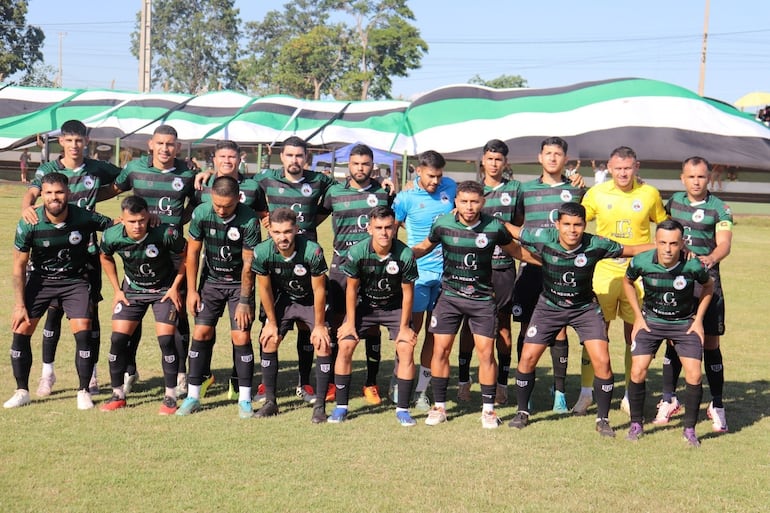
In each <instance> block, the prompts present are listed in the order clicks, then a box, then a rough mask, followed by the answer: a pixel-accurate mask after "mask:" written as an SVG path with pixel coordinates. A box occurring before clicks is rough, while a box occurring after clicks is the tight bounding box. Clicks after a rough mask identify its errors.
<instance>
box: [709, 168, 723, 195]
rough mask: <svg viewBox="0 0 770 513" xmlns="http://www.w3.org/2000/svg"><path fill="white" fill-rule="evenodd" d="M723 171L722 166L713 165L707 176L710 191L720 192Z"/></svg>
mask: <svg viewBox="0 0 770 513" xmlns="http://www.w3.org/2000/svg"><path fill="white" fill-rule="evenodd" d="M724 171H725V166H724V164H714V165H713V166H712V168H711V175H710V176H709V189H711V191H712V192H713V191H720V192H721V191H722V173H724Z"/></svg>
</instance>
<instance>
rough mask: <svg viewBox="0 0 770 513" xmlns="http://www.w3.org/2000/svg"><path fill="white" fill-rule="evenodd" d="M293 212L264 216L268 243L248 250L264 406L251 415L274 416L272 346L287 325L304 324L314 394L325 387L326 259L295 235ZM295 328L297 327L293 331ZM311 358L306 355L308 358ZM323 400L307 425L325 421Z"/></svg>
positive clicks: (275, 372)
mask: <svg viewBox="0 0 770 513" xmlns="http://www.w3.org/2000/svg"><path fill="white" fill-rule="evenodd" d="M297 217H298V216H297V213H296V212H294V211H293V210H291V209H289V208H284V207H279V208H276V209H275V210H273V211H272V212H271V213H270V217H269V225H268V226H269V229H268V232H269V234H270V239H269V240H266V241H264V242H262V243H260V244H259V245H258V246H257V247H256V249H255V250H254V260H253V262H252V264H251V269H252V270H253V271H254V272H255V273H256V275H257V290H258V291H259V299H260V303H261V305H262V307H261V308H262V314H263V315H264V320H263V323H262V331H261V333H260V335H259V343H260V345H261V346H262V361H261V362H260V363H261V366H262V384H263V385H265V396H266V399H265V404H264V405H262V407H261V408H260V409H259V410H258V411H257V412H256V413H255V414H254V415H255V416H256V417H271V416H274V415H277V414H278V404H277V401H276V395H275V389H276V386H277V382H278V347H279V346H280V344H281V341H282V340H283V338H284V336H285V335H286V333H287V332H288V331H289V329H290V328H291V326H292V324H293V323H295V322H296V323H297V324H301V325H304V326H303V327H304V329H305V330H307V331H308V332H309V333H310V342H311V344H312V345H313V348H314V349H315V350H316V352H317V358H316V390H327V389H328V388H329V381H330V373H331V370H332V369H331V362H332V357H331V339H330V337H329V330H328V328H327V327H326V317H325V315H326V313H325V310H326V272H327V270H328V268H327V266H326V259H325V258H324V253H323V250H322V249H321V246H319V245H318V244H317V243H315V242H313V241H311V240H309V239H307V238H305V237H303V236H301V235H297V231H298V229H299V228H298V226H297ZM298 329H300V328H299V326H298ZM311 356H312V355H311ZM325 406H326V396H325V395H324V394H319V395H318V397H317V398H316V399H315V401H314V404H313V415H312V417H311V420H312V422H313V423H314V424H318V423H321V422H326V407H325Z"/></svg>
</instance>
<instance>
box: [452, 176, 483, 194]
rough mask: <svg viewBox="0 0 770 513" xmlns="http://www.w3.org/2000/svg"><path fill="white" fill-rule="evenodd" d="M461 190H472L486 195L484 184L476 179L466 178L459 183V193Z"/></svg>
mask: <svg viewBox="0 0 770 513" xmlns="http://www.w3.org/2000/svg"><path fill="white" fill-rule="evenodd" d="M461 192H471V193H476V194H478V195H479V196H484V186H483V185H482V184H480V183H479V182H476V181H474V180H465V181H464V182H460V183H458V184H457V194H460V193H461Z"/></svg>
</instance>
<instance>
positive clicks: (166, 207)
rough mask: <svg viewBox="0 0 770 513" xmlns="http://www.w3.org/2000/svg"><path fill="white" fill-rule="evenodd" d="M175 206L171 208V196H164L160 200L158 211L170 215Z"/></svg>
mask: <svg viewBox="0 0 770 513" xmlns="http://www.w3.org/2000/svg"><path fill="white" fill-rule="evenodd" d="M172 211H173V208H171V198H169V197H168V196H163V197H162V198H160V199H159V200H158V212H159V213H161V214H163V215H167V216H170V215H171V212H172Z"/></svg>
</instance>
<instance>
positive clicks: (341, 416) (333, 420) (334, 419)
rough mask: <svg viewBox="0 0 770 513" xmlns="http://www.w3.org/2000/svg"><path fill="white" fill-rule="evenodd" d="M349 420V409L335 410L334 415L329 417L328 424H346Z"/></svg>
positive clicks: (338, 408)
mask: <svg viewBox="0 0 770 513" xmlns="http://www.w3.org/2000/svg"><path fill="white" fill-rule="evenodd" d="M347 418H348V410H347V408H340V407H337V408H334V410H333V411H332V414H331V415H330V416H329V418H328V419H327V421H326V422H329V423H330V424H341V423H342V422H345V420H347Z"/></svg>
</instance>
